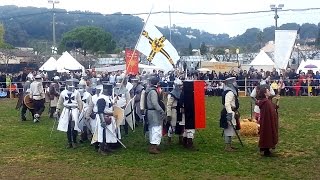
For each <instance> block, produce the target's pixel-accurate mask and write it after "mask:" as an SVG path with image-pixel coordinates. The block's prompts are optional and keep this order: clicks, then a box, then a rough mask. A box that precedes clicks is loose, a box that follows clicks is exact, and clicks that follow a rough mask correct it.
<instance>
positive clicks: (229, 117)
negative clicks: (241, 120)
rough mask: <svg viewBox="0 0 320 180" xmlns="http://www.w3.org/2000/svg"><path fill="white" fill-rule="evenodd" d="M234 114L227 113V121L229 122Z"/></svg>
mask: <svg viewBox="0 0 320 180" xmlns="http://www.w3.org/2000/svg"><path fill="white" fill-rule="evenodd" d="M232 115H233V114H232V113H228V114H227V121H228V122H229V121H231V120H232Z"/></svg>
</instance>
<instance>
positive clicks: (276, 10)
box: [270, 4, 284, 30]
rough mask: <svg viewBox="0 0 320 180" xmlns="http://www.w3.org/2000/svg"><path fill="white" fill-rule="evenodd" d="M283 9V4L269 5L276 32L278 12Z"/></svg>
mask: <svg viewBox="0 0 320 180" xmlns="http://www.w3.org/2000/svg"><path fill="white" fill-rule="evenodd" d="M283 7H284V4H279V5H278V6H276V5H274V4H271V5H270V8H271V10H272V11H274V20H275V26H276V30H277V29H278V19H279V16H278V11H279V10H281V9H282V8H283Z"/></svg>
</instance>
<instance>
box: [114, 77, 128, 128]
mask: <svg viewBox="0 0 320 180" xmlns="http://www.w3.org/2000/svg"><path fill="white" fill-rule="evenodd" d="M120 77H121V76H118V78H117V82H116V86H115V87H114V88H113V92H112V99H113V104H114V105H115V106H118V107H120V108H122V109H123V110H125V108H126V106H127V103H128V102H129V101H130V93H129V91H128V89H127V88H126V86H125V85H124V84H123V82H124V81H123V79H122V78H120ZM120 125H123V126H124V131H125V134H128V131H129V127H128V123H127V122H126V121H125V118H124V119H123V120H122V123H121V124H120Z"/></svg>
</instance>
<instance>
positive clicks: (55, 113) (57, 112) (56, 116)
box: [53, 109, 59, 118]
mask: <svg viewBox="0 0 320 180" xmlns="http://www.w3.org/2000/svg"><path fill="white" fill-rule="evenodd" d="M53 117H55V118H58V117H59V109H57V110H56V112H54V113H53Z"/></svg>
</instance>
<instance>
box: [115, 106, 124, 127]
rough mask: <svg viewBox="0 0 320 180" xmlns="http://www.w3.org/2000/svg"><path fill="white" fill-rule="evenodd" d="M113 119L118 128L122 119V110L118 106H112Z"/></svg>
mask: <svg viewBox="0 0 320 180" xmlns="http://www.w3.org/2000/svg"><path fill="white" fill-rule="evenodd" d="M113 117H114V118H115V120H116V123H117V127H119V126H120V125H121V124H122V122H123V119H124V110H123V109H122V108H120V107H118V106H113Z"/></svg>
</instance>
